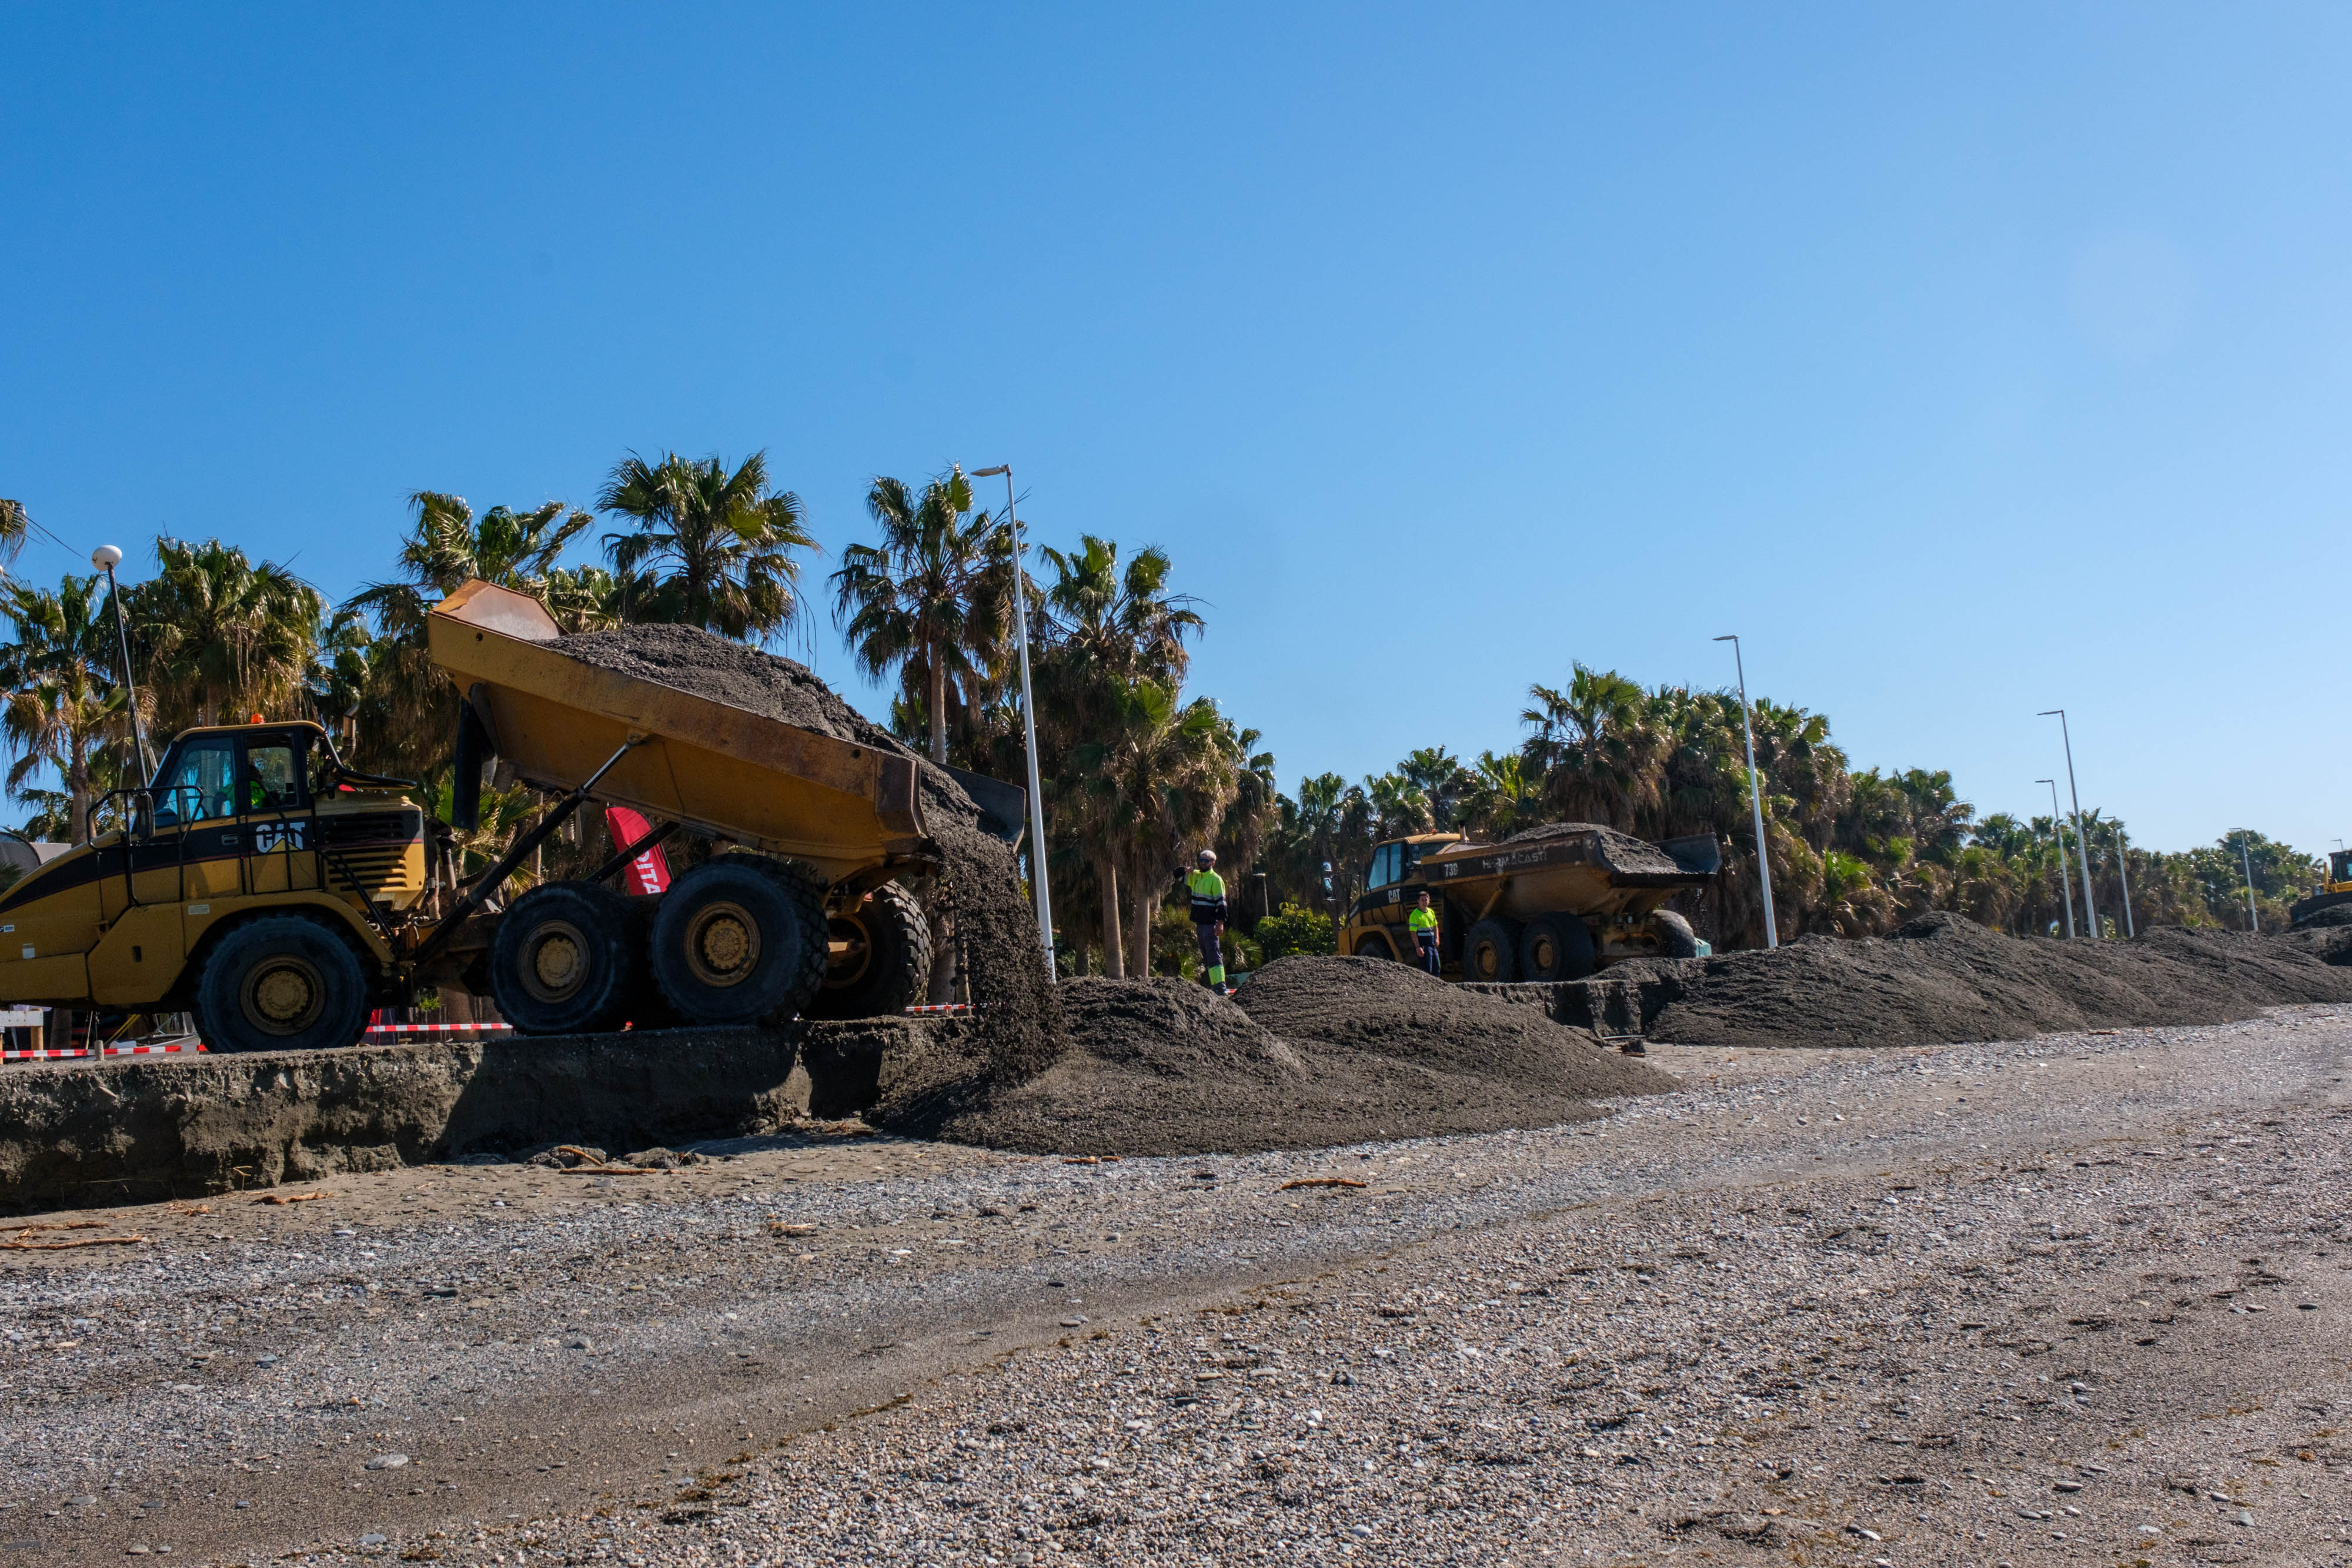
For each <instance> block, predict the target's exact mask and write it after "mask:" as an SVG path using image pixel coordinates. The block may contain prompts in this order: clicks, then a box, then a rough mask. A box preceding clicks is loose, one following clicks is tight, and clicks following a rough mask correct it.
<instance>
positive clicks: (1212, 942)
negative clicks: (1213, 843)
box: [1184, 850, 1225, 997]
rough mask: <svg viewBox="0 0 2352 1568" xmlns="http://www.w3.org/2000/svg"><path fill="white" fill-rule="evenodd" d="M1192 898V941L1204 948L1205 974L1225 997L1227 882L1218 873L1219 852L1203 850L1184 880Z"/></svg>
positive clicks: (1202, 957)
mask: <svg viewBox="0 0 2352 1568" xmlns="http://www.w3.org/2000/svg"><path fill="white" fill-rule="evenodd" d="M1184 890H1185V891H1186V892H1187V893H1189V894H1192V938H1193V940H1194V941H1196V942H1198V943H1199V944H1200V946H1201V973H1202V974H1203V975H1205V976H1207V977H1208V980H1209V985H1210V986H1211V988H1213V989H1214V990H1215V991H1216V993H1217V995H1219V996H1221V997H1222V996H1223V995H1225V945H1224V936H1225V879H1224V878H1223V877H1221V876H1219V875H1218V874H1217V852H1216V851H1214V850H1202V852H1200V854H1199V855H1198V856H1196V857H1194V862H1193V870H1192V873H1190V874H1188V875H1187V876H1186V877H1185V878H1184Z"/></svg>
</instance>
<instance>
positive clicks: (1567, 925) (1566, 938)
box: [1519, 915, 1592, 980]
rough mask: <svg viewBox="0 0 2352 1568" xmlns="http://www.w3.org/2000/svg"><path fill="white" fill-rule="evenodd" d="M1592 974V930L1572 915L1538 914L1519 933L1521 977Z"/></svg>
mask: <svg viewBox="0 0 2352 1568" xmlns="http://www.w3.org/2000/svg"><path fill="white" fill-rule="evenodd" d="M1591 973H1592V933H1591V932H1590V931H1588V930H1586V929H1585V928H1584V922H1583V921H1581V920H1580V919H1578V918H1577V917H1576V916H1575V915H1537V916H1536V917H1535V918H1534V919H1533V920H1530V921H1528V925H1527V929H1526V930H1524V931H1522V932H1520V933H1519V978H1520V979H1522V980H1580V979H1582V978H1584V977H1585V976H1587V975H1590V974H1591Z"/></svg>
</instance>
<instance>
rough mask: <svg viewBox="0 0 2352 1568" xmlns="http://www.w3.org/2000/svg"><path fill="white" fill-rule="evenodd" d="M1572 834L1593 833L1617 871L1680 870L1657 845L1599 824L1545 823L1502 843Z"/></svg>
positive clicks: (1603, 856) (1521, 842)
mask: <svg viewBox="0 0 2352 1568" xmlns="http://www.w3.org/2000/svg"><path fill="white" fill-rule="evenodd" d="M1574 833H1595V834H1598V835H1599V836H1600V839H1601V845H1600V848H1601V859H1602V860H1604V861H1606V862H1608V863H1609V864H1610V865H1611V866H1612V867H1614V868H1615V869H1616V870H1618V871H1621V872H1678V871H1680V870H1682V867H1681V866H1679V865H1676V864H1675V858H1674V857H1673V856H1672V855H1670V854H1668V853H1666V852H1665V851H1664V850H1662V849H1660V848H1658V846H1657V845H1655V844H1654V843H1650V842H1648V841H1644V840H1642V839H1637V838H1635V837H1634V836H1633V834H1631V833H1621V832H1619V831H1617V830H1616V829H1614V828H1608V827H1603V826H1601V824H1600V823H1599V822H1546V823H1545V824H1544V825H1543V826H1542V827H1540V828H1529V829H1528V830H1527V831H1525V832H1522V833H1513V834H1512V835H1511V836H1510V837H1509V838H1507V839H1505V840H1504V842H1505V843H1507V844H1524V843H1532V842H1534V841H1538V840H1541V839H1559V838H1566V837H1568V836H1569V835H1570V834H1574Z"/></svg>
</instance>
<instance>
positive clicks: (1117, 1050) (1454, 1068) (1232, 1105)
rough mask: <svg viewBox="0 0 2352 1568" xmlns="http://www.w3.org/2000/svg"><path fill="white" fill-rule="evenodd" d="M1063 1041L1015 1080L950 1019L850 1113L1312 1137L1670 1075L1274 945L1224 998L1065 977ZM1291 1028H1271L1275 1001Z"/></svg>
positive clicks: (1552, 1027) (1537, 1027)
mask: <svg viewBox="0 0 2352 1568" xmlns="http://www.w3.org/2000/svg"><path fill="white" fill-rule="evenodd" d="M1062 989H1063V996H1064V998H1065V1001H1066V1006H1067V1011H1068V1017H1069V1019H1070V1032H1071V1035H1072V1038H1073V1040H1074V1041H1075V1043H1076V1050H1075V1051H1072V1052H1071V1053H1070V1054H1069V1055H1067V1056H1066V1057H1064V1058H1063V1059H1062V1060H1061V1061H1057V1062H1055V1064H1054V1065H1053V1066H1052V1067H1051V1068H1049V1069H1048V1070H1046V1071H1045V1072H1043V1073H1041V1074H1039V1075H1037V1076H1035V1077H1034V1078H1029V1079H1026V1080H1016V1079H1013V1078H1011V1077H1008V1076H1006V1075H1003V1074H1001V1073H997V1072H995V1071H992V1070H991V1067H990V1064H989V1062H988V1060H987V1057H986V1053H985V1051H982V1050H981V1049H979V1048H977V1047H976V1046H975V1045H973V1044H972V1043H971V1042H970V1041H968V1040H963V1039H961V1038H959V1037H958V1035H957V1034H956V1032H955V1031H951V1030H946V1031H940V1032H938V1033H936V1034H935V1035H934V1036H933V1039H932V1044H931V1047H930V1050H929V1054H928V1055H927V1056H926V1058H925V1059H924V1060H923V1061H920V1062H910V1063H904V1064H901V1066H900V1068H899V1070H898V1072H897V1073H895V1074H894V1078H895V1080H896V1081H895V1082H894V1083H893V1084H892V1086H891V1088H890V1089H889V1090H888V1092H886V1093H885V1095H884V1097H883V1099H882V1102H881V1103H879V1104H877V1105H876V1106H875V1107H874V1108H873V1109H872V1110H871V1111H869V1112H867V1113H866V1119H867V1120H868V1121H869V1122H871V1123H873V1124H875V1125H877V1126H878V1127H881V1128H883V1129H885V1130H887V1131H890V1132H895V1133H901V1134H913V1135H917V1136H922V1137H935V1138H944V1139H947V1140H950V1141H951V1142H955V1143H967V1144H980V1145H988V1146H990V1147H993V1148H1007V1149H1019V1150H1023V1151H1026V1152H1029V1153H1035V1154H1065V1155H1177V1154H1202V1153H1208V1152H1211V1151H1221V1152H1232V1153H1240V1152H1246V1151H1251V1150H1259V1149H1292V1148H1322V1147H1328V1146H1329V1145H1337V1144H1350V1143H1360V1142H1363V1141H1366V1140H1369V1139H1372V1138H1401V1137H1427V1136H1434V1135H1438V1134H1455V1133H1487V1132H1494V1131H1496V1130H1497V1129H1499V1128H1504V1127H1536V1126H1553V1125H1557V1124H1561V1123H1566V1122H1577V1121H1582V1120H1586V1119H1588V1118H1590V1117H1591V1116H1593V1115H1596V1114H1598V1113H1599V1112H1598V1107H1597V1106H1596V1104H1595V1102H1596V1101H1600V1100H1604V1099H1615V1098H1618V1097H1622V1096H1625V1095H1633V1094H1651V1093H1658V1092H1664V1091H1667V1090H1671V1089H1673V1088H1675V1087H1676V1083H1675V1080H1674V1079H1673V1078H1672V1077H1670V1076H1668V1075H1667V1074H1665V1073H1663V1072H1659V1071H1654V1070H1653V1069H1651V1068H1648V1067H1645V1066H1643V1064H1641V1063H1639V1062H1637V1061H1632V1060H1630V1059H1628V1058H1625V1057H1623V1056H1621V1055H1618V1054H1616V1053H1615V1052H1612V1051H1603V1050H1602V1049H1601V1047H1600V1044H1599V1042H1598V1041H1597V1040H1594V1038H1593V1037H1592V1036H1591V1034H1590V1033H1588V1032H1586V1031H1584V1030H1577V1029H1570V1028H1567V1027H1565V1026H1563V1025H1560V1024H1556V1023H1553V1022H1552V1021H1551V1020H1550V1019H1548V1018H1546V1017H1545V1016H1544V1015H1543V1014H1542V1013H1541V1012H1539V1011H1538V1010H1537V1009H1531V1008H1522V1007H1517V1006H1514V1005H1512V1004H1510V1003H1507V1002H1501V1001H1496V1000H1495V999H1493V998H1486V997H1480V996H1474V995H1471V994H1470V993H1467V992H1463V991H1459V990H1455V989H1454V988H1451V987H1448V986H1446V985H1445V984H1444V982H1442V981H1439V980H1435V979H1433V978H1432V977H1429V976H1427V975H1424V974H1422V973H1421V972H1420V971H1418V970H1413V969H1408V968H1406V967H1403V966H1402V965H1401V964H1393V963H1389V962H1386V961H1384V960H1378V959H1370V958H1284V959H1281V960H1279V961H1278V962H1276V963H1274V964H1271V965H1268V966H1267V967H1265V969H1263V970H1261V971H1259V973H1258V975H1257V976H1256V977H1255V978H1253V979H1252V980H1251V982H1250V983H1249V985H1248V986H1246V987H1244V989H1243V992H1242V996H1241V998H1240V1005H1239V1006H1236V1005H1235V1004H1234V1002H1233V1001H1229V1000H1226V999H1225V998H1221V997H1218V996H1216V995H1214V994H1213V993H1212V992H1210V991H1208V990H1206V989H1204V988H1202V987H1200V986H1198V985H1195V984H1192V983H1191V982H1188V981H1182V980H1173V979H1150V980H1105V979H1081V980H1073V981H1071V982H1069V983H1068V984H1067V985H1066V986H1065V987H1063V988H1062ZM1277 1018H1279V1019H1288V1020H1294V1021H1297V1022H1298V1023H1300V1024H1301V1025H1303V1026H1305V1027H1304V1028H1302V1030H1301V1032H1299V1033H1298V1034H1296V1035H1290V1036H1287V1037H1286V1034H1285V1032H1284V1030H1282V1029H1281V1028H1280V1027H1279V1026H1277V1027H1272V1028H1270V1027H1268V1026H1269V1024H1271V1023H1273V1021H1274V1019H1277Z"/></svg>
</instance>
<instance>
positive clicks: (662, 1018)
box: [628, 893, 686, 1029]
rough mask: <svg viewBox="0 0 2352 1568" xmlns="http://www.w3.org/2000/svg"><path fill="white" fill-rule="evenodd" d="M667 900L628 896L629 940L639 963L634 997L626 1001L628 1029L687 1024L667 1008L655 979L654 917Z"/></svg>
mask: <svg viewBox="0 0 2352 1568" xmlns="http://www.w3.org/2000/svg"><path fill="white" fill-rule="evenodd" d="M667 896H668V895H667V894H658V893H646V894H631V895H630V896H629V930H630V934H631V935H630V940H631V941H633V942H635V944H636V947H637V954H638V957H639V960H640V961H639V963H638V965H637V989H636V994H635V995H634V996H632V997H631V998H629V1008H628V1020H629V1027H630V1028H631V1029H676V1028H677V1027H678V1026H679V1025H681V1024H683V1023H684V1022H686V1019H684V1018H682V1017H680V1016H679V1014H678V1010H677V1009H676V1008H674V1007H672V1006H670V1005H669V998H667V997H666V996H663V995H662V988H661V982H660V981H659V980H656V979H655V978H654V966H653V959H652V956H651V955H652V953H653V946H654V917H655V916H656V915H659V914H660V913H661V901H662V900H663V899H664V898H666V897H667Z"/></svg>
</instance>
